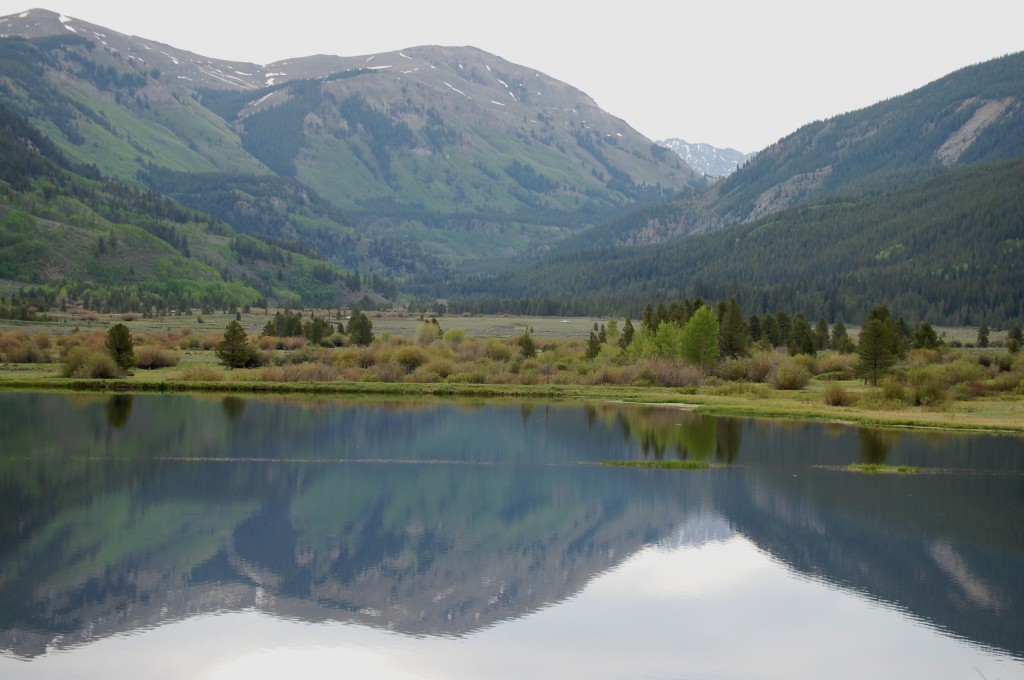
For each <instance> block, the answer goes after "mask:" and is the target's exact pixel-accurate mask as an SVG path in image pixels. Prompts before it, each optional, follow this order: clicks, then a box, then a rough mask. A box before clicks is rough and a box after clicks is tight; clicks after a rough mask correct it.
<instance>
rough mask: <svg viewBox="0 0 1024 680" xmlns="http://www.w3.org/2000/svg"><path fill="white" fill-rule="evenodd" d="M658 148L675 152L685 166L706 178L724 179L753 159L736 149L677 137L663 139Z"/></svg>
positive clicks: (749, 154) (750, 154)
mask: <svg viewBox="0 0 1024 680" xmlns="http://www.w3.org/2000/svg"><path fill="white" fill-rule="evenodd" d="M658 145H659V146H663V147H665V148H666V149H671V150H672V151H675V152H676V153H677V154H678V155H679V157H680V158H682V159H683V160H684V161H686V164H687V165H689V166H690V167H691V168H693V169H694V170H696V171H697V172H699V173H701V174H704V175H707V176H708V177H726V176H727V175H731V174H732V173H734V172H736V170H737V169H738V168H739V167H740V166H742V165H743V164H744V163H746V162H747V161H748V160H749V159H751V158H753V156H754V154H752V153H743V152H742V151H737V150H736V149H719V148H718V147H715V146H711V145H710V144H693V143H690V142H687V141H684V140H682V139H679V138H677V137H672V138H670V139H663V140H661V141H660V142H658Z"/></svg>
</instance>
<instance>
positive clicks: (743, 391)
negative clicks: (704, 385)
mask: <svg viewBox="0 0 1024 680" xmlns="http://www.w3.org/2000/svg"><path fill="white" fill-rule="evenodd" d="M711 394H714V395H717V396H720V397H755V398H758V399H767V398H768V397H769V395H770V394H771V388H769V387H768V386H767V385H764V384H761V383H749V382H733V383H722V384H720V385H716V386H715V387H713V388H712V389H711Z"/></svg>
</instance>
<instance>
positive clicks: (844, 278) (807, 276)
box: [450, 159, 1024, 328]
mask: <svg viewBox="0 0 1024 680" xmlns="http://www.w3.org/2000/svg"><path fill="white" fill-rule="evenodd" d="M678 209H679V206H677V205H666V206H662V207H661V212H660V216H661V217H662V218H664V219H666V220H667V219H670V218H672V217H673V216H675V215H677V214H678V213H677V212H676V211H677V210H678ZM657 212H658V210H657V209H656V208H653V207H652V208H650V209H648V210H646V211H645V212H644V213H643V214H644V215H645V216H646V217H649V218H650V219H655V218H657V217H658V215H656V214H655V213H657ZM623 219H625V218H623ZM1022 248H1024V159H1018V160H1014V161H1005V162H1002V163H986V164H979V165H977V166H968V167H964V168H959V169H956V170H951V171H948V172H943V173H941V174H939V175H938V176H935V177H932V178H930V179H927V180H924V181H922V182H920V183H919V184H915V185H912V186H910V187H907V188H903V189H900V190H896V191H892V192H884V193H883V192H873V193H867V194H863V195H860V196H856V197H843V198H834V199H831V200H827V201H825V200H822V201H819V202H814V203H810V204H807V205H804V206H800V207H797V208H791V209H789V210H786V211H783V212H781V213H777V214H774V215H772V216H770V217H765V218H762V219H760V220H757V221H754V222H751V223H748V224H744V225H739V226H736V227H733V228H730V229H724V230H719V231H715V232H710V233H702V234H694V235H690V236H687V237H683V238H675V239H671V240H667V241H664V242H660V243H656V244H643V245H631V246H601V247H591V248H589V249H575V250H565V251H559V252H557V253H553V254H551V255H550V256H548V257H546V258H544V259H543V260H541V261H540V262H537V263H533V264H531V265H528V266H525V267H522V268H518V269H516V270H514V271H512V272H505V273H503V275H502V276H500V277H493V278H490V279H485V280H478V279H473V280H468V279H467V280H463V281H459V282H458V283H456V284H455V285H454V290H453V292H452V294H451V296H452V297H453V298H455V300H454V301H453V302H452V304H451V306H450V309H451V310H452V311H458V312H462V311H477V312H494V311H507V312H520V313H529V314H553V315H559V314H561V315H570V314H578V315H586V314H609V313H618V314H630V315H632V316H633V318H634V319H635V318H637V315H638V314H639V312H640V311H641V310H642V309H643V308H644V305H646V304H647V303H653V302H658V301H666V302H667V301H670V300H681V299H683V298H693V297H698V296H699V297H704V298H705V299H708V300H711V301H715V300H723V299H727V298H729V297H735V298H736V299H737V302H739V303H740V306H741V307H742V309H743V311H744V313H746V314H750V313H758V314H763V313H769V312H771V313H774V312H777V311H779V310H785V311H787V312H790V313H792V312H802V313H804V314H805V315H806V316H807V317H808V318H812V319H814V318H819V317H821V316H824V317H825V318H826V319H831V320H835V319H840V318H841V319H844V320H846V321H858V322H859V321H860V320H861V319H864V318H866V316H867V314H868V313H869V312H870V310H871V309H873V308H874V307H875V306H877V305H879V304H882V303H885V304H887V305H889V307H890V309H892V310H893V313H894V314H895V315H896V316H901V315H905V316H906V317H907V318H909V319H913V320H927V321H929V322H930V323H933V324H944V325H979V324H981V323H988V324H989V325H993V326H995V327H997V328H1003V327H1008V326H1009V325H1011V324H1012V323H1015V322H1016V323H1020V321H1021V319H1022V317H1024V293H1022V290H1021V287H1020V285H1019V282H1020V281H1021V280H1024V258H1022V257H1021V254H1022ZM551 291H558V294H557V295H554V294H552V292H551Z"/></svg>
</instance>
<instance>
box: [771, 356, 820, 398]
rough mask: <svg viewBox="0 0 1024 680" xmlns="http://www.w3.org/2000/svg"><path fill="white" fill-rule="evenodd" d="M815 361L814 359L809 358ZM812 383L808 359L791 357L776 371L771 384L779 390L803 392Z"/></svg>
mask: <svg viewBox="0 0 1024 680" xmlns="http://www.w3.org/2000/svg"><path fill="white" fill-rule="evenodd" d="M809 358H810V359H811V360H812V361H813V357H809ZM810 381H811V371H810V370H809V369H808V368H807V365H806V359H801V358H800V357H790V358H788V359H786V360H785V361H783V362H782V363H781V364H779V366H778V367H777V368H776V369H775V373H774V375H772V376H771V378H770V384H771V386H772V387H774V388H775V389H777V390H802V389H803V388H805V387H807V383H809V382H810Z"/></svg>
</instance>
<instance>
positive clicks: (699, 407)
mask: <svg viewBox="0 0 1024 680" xmlns="http://www.w3.org/2000/svg"><path fill="white" fill-rule="evenodd" d="M2 392H69V393H76V392H77V393H101V394H222V395H225V396H238V395H252V396H275V395H276V396H307V397H322V398H344V397H380V398H404V399H459V398H471V399H472V398H476V399H494V400H522V399H533V400H549V401H583V402H588V401H589V402H604V403H613V404H623V405H631V406H640V407H651V408H659V407H660V408H673V409H678V410H680V411H687V412H695V413H700V414H704V415H713V416H726V417H738V418H761V419H770V420H786V421H795V422H818V423H826V424H829V423H831V424H836V425H843V426H847V427H849V426H853V427H871V428H890V429H905V430H934V431H937V432H949V433H963V434H1001V435H1010V436H1024V413H1019V414H1018V413H1011V414H1007V415H1005V416H1002V417H1000V416H992V415H988V416H984V417H982V416H975V415H973V414H971V413H970V412H965V411H962V410H961V411H956V412H951V411H937V410H936V411H928V410H918V411H914V412H911V413H908V412H907V410H906V409H904V410H898V411H882V410H867V409H858V408H856V407H834V406H827V405H825V404H816V403H811V402H809V401H807V396H808V395H807V394H806V393H803V394H801V393H800V392H796V393H784V392H777V393H775V396H774V397H773V398H770V399H758V398H754V399H750V398H742V397H733V396H721V395H714V394H701V393H700V391H696V392H694V391H692V390H686V391H685V392H684V391H683V390H680V389H673V388H652V387H630V386H608V385H604V386H586V385H554V384H545V385H504V384H503V385H489V384H476V383H390V382H347V381H333V382H280V383H279V382H257V381H231V380H228V381H208V382H198V381H196V382H186V381H177V380H163V381H135V380H130V379H112V380H98V379H68V378H34V379H2V380H0V393H2ZM1007 403H1013V404H1015V405H1016V404H1017V402H1007ZM1016 410H1018V411H1024V408H1022V407H1018V408H1017V409H1016Z"/></svg>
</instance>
